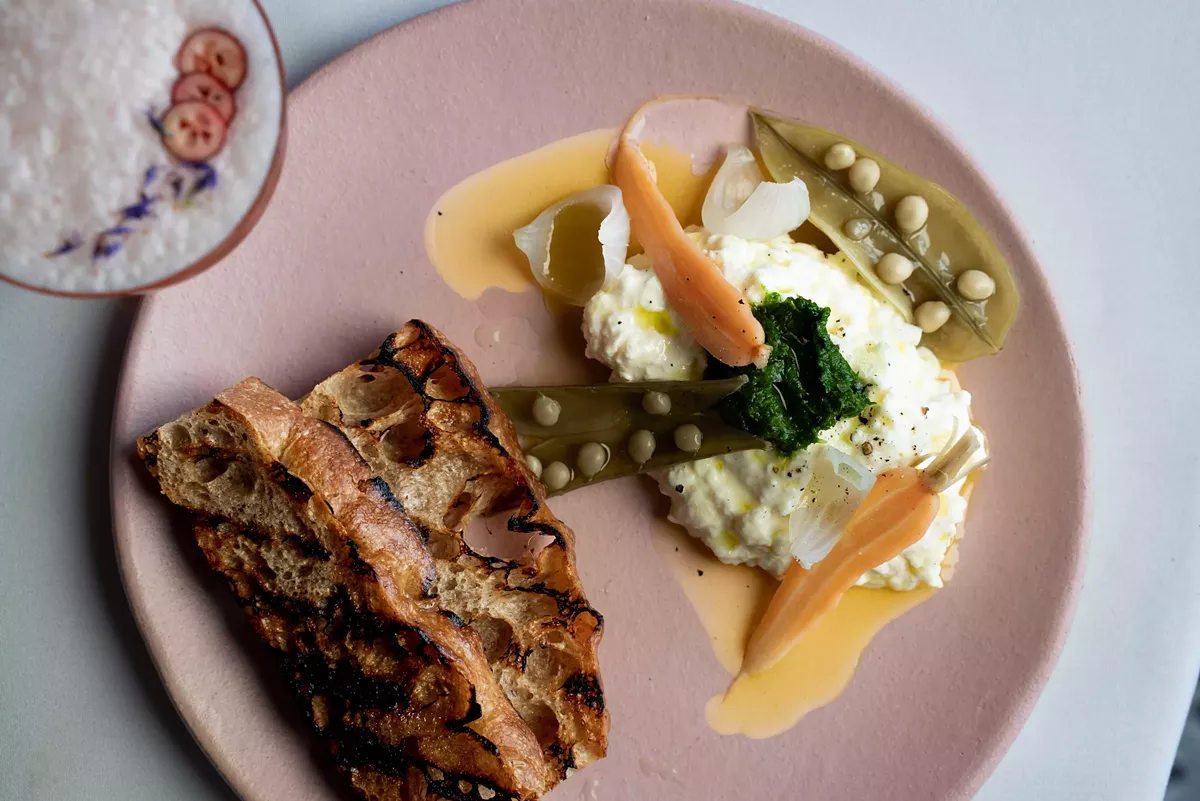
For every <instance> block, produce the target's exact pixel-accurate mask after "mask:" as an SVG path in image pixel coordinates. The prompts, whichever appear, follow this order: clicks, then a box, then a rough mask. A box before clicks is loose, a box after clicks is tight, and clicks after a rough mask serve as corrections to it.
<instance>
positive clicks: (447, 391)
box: [425, 364, 471, 400]
mask: <svg viewBox="0 0 1200 801" xmlns="http://www.w3.org/2000/svg"><path fill="white" fill-rule="evenodd" d="M470 391H471V388H470V387H469V386H467V385H466V384H465V383H463V380H462V376H460V375H459V374H458V371H457V370H455V369H454V365H452V364H443V365H442V366H441V367H439V368H438V369H436V370H434V371H433V375H431V376H429V380H427V381H426V382H425V394H426V395H428V396H429V397H431V398H433V399H434V400H458V399H459V398H462V397H465V396H466V394H467V393H468V392H470Z"/></svg>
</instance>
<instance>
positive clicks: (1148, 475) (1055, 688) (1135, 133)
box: [0, 0, 1200, 801]
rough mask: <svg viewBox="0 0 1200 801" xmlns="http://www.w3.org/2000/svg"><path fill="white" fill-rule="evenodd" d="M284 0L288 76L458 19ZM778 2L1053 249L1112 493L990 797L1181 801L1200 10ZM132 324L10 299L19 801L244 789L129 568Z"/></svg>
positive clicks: (152, 799) (0, 348) (4, 529)
mask: <svg viewBox="0 0 1200 801" xmlns="http://www.w3.org/2000/svg"><path fill="white" fill-rule="evenodd" d="M0 5H2V3H0ZM263 5H264V6H265V7H266V8H267V11H268V13H269V14H270V16H271V18H272V20H273V22H274V25H275V29H276V31H277V33H278V35H279V41H280V45H281V47H282V49H283V54H284V59H285V61H286V63H287V69H288V74H289V77H290V81H291V83H292V85H295V84H296V83H298V82H299V81H300V80H302V79H303V78H304V77H305V76H306V75H308V74H309V73H310V72H311V71H312V70H314V69H315V68H317V67H319V66H320V65H321V64H322V63H324V62H325V61H327V60H328V59H330V58H331V57H333V56H334V55H336V54H338V53H340V52H342V51H343V50H346V49H347V48H349V47H350V46H352V45H354V44H355V43H357V42H359V41H361V40H362V39H363V38H365V37H366V36H368V35H370V34H372V33H374V32H376V31H379V30H382V29H384V28H386V27H388V26H390V25H392V24H394V23H397V22H400V21H402V20H404V19H406V18H408V17H410V16H412V15H414V14H417V13H420V12H422V11H425V10H427V9H428V8H431V7H433V6H436V5H440V3H438V2H436V0H433V1H432V2H431V0H336V2H334V1H333V0H263ZM760 5H762V6H763V7H764V8H767V9H768V10H770V11H773V12H775V13H777V14H780V15H783V16H787V17H790V18H791V19H794V20H796V21H797V22H800V23H802V24H804V25H806V26H808V27H809V28H812V29H814V30H816V31H818V32H820V33H822V34H824V35H825V36H828V37H830V38H831V39H833V40H835V41H837V42H839V43H840V44H842V45H844V46H845V47H847V48H849V49H850V50H852V51H854V52H855V53H857V54H858V55H860V56H862V57H863V58H865V59H866V60H867V61H869V62H871V63H872V64H874V65H875V66H876V67H878V68H879V69H881V70H882V71H883V72H884V73H886V74H887V75H889V76H891V78H892V79H893V80H894V81H896V82H897V83H898V84H899V85H901V86H902V87H904V88H905V89H907V90H908V91H909V92H911V93H912V94H913V95H914V96H915V97H916V98H918V100H919V101H921V102H922V103H924V104H925V105H926V106H927V107H928V108H930V109H931V110H932V111H933V112H934V114H936V115H937V116H939V117H941V119H943V120H944V121H945V122H946V123H947V124H948V125H949V126H950V128H951V129H952V130H954V131H955V132H956V133H957V135H958V136H959V138H960V139H961V140H962V142H963V143H964V144H965V146H966V149H967V150H968V151H969V152H970V153H971V154H972V155H973V156H974V157H975V158H976V159H977V160H978V162H979V163H980V164H982V166H983V168H984V170H985V171H986V172H987V173H988V174H989V175H990V176H991V178H992V179H993V181H994V182H995V184H996V185H997V186H998V187H999V188H1000V190H1001V192H1002V193H1003V194H1004V196H1005V197H1006V198H1007V199H1008V201H1009V203H1010V204H1011V206H1012V208H1013V209H1014V210H1015V212H1016V214H1017V216H1018V218H1019V219H1020V220H1021V221H1022V222H1023V224H1024V226H1025V228H1026V230H1027V231H1028V232H1029V234H1030V236H1031V237H1032V239H1033V242H1034V245H1035V247H1036V249H1037V251H1038V253H1039V255H1040V257H1041V261H1042V264H1043V265H1044V266H1045V269H1046V271H1047V273H1048V274H1049V278H1050V282H1051V284H1052V285H1053V287H1054V288H1055V291H1056V292H1057V294H1058V296H1059V298H1060V303H1061V307H1062V311H1063V314H1064V316H1065V318H1066V323H1067V330H1068V331H1069V333H1070V335H1071V338H1072V340H1073V341H1074V343H1075V352H1076V354H1077V358H1078V362H1079V368H1080V372H1081V374H1082V377H1083V384H1084V390H1085V395H1086V399H1087V406H1088V408H1087V415H1088V419H1089V422H1090V429H1091V445H1092V451H1091V453H1092V462H1093V468H1092V469H1093V488H1094V500H1095V503H1094V524H1093V530H1092V541H1091V547H1090V552H1089V558H1088V568H1087V574H1086V584H1085V588H1084V591H1083V593H1082V596H1081V600H1080V604H1079V609H1078V613H1077V615H1076V618H1075V622H1074V625H1073V627H1072V629H1071V632H1070V636H1069V638H1068V640H1067V644H1066V648H1065V650H1064V651H1063V654H1062V657H1061V659H1060V661H1059V663H1058V666H1057V668H1056V670H1055V672H1054V675H1053V677H1052V678H1051V680H1050V684H1049V686H1048V687H1047V689H1046V692H1045V694H1044V695H1043V696H1042V698H1041V700H1040V701H1039V702H1038V704H1037V707H1036V709H1035V711H1034V713H1033V716H1032V717H1031V718H1030V720H1029V722H1028V724H1027V725H1026V727H1025V729H1024V731H1022V733H1021V735H1020V736H1019V737H1018V739H1017V741H1016V743H1015V744H1014V745H1013V747H1012V749H1011V751H1010V752H1009V753H1008V755H1007V756H1006V757H1005V759H1004V761H1003V762H1002V763H1001V765H1000V767H999V768H998V770H997V771H996V772H995V774H994V775H993V776H992V777H991V779H990V780H989V781H988V783H987V785H986V786H985V787H984V789H983V790H982V792H981V793H980V794H979V798H980V799H986V800H988V801H999V800H1000V799H1004V800H1005V801H1007V800H1009V799H1088V800H1089V801H1091V800H1092V799H1095V800H1096V801H1101V800H1103V801H1108V800H1110V799H1111V801H1131V800H1132V799H1158V798H1161V797H1162V789H1163V785H1164V783H1165V781H1166V777H1167V772H1168V768H1169V766H1170V763H1171V758H1172V756H1173V754H1174V751H1175V745H1176V741H1177V739H1178V735H1179V731H1180V727H1181V725H1182V721H1183V716H1184V713H1185V710H1186V706H1187V702H1188V700H1189V699H1190V698H1191V694H1192V688H1193V686H1194V682H1195V679H1196V672H1197V666H1198V664H1200V585H1198V584H1197V582H1196V580H1195V578H1194V577H1195V576H1196V573H1197V571H1198V569H1200V547H1198V544H1200V538H1198V537H1197V533H1198V532H1197V529H1198V527H1200V525H1198V524H1200V503H1198V501H1197V498H1200V492H1198V490H1200V461H1198V458H1197V452H1198V450H1200V434H1198V433H1197V432H1198V430H1200V428H1198V426H1197V422H1196V413H1195V411H1194V409H1195V405H1196V398H1197V396H1200V379H1198V377H1197V368H1200V360H1198V359H1197V358H1196V355H1195V354H1196V352H1197V351H1196V344H1195V343H1196V342H1197V341H1198V340H1200V324H1198V323H1197V319H1198V318H1200V312H1198V310H1197V304H1196V300H1197V295H1198V294H1200V279H1198V277H1197V275H1198V273H1200V261H1198V259H1197V254H1196V248H1195V242H1196V235H1197V231H1200V212H1198V211H1197V202H1196V196H1197V180H1198V179H1200V156H1198V153H1200V145H1198V142H1200V137H1198V136H1197V131H1198V130H1200V46H1198V44H1197V43H1200V6H1198V5H1197V4H1195V3H1194V2H1192V0H1173V1H1171V0H1154V2H1151V3H1135V2H1119V1H1118V0H1103V1H1102V0H1093V2H1083V1H1082V0H1079V1H1078V2H1070V0H1019V2H1014V1H1013V0H1008V2H1001V3H997V2H987V1H986V0H937V2H927V1H923V2H918V1H916V0H910V2H902V3H901V2H892V1H891V0H857V2H855V3H830V2H828V1H827V0H822V1H821V2H816V1H814V2H807V1H806V0H768V1H766V2H760ZM2 15H3V11H2V10H0V16H2ZM2 248H3V243H0V250H2ZM131 309H132V305H131V303H130V302H115V301H104V302H85V301H68V300H59V299H53V298H46V297H40V296H37V295H33V294H30V293H26V292H22V291H19V290H16V289H13V288H11V287H8V286H0V376H2V378H0V546H2V550H0V555H2V558H0V801H8V800H9V799H22V800H24V799H35V800H36V801H75V800H76V799H78V800H79V801H85V800H86V801H108V799H114V800H116V799H119V800H120V801H143V800H145V801H159V799H175V800H177V801H212V800H213V799H225V800H226V801H229V800H230V799H232V798H233V797H234V796H233V794H232V792H231V791H230V790H229V789H228V788H227V787H225V785H224V784H223V782H222V781H221V779H220V777H219V776H218V775H217V774H216V773H215V771H214V770H213V769H212V768H211V767H210V766H209V765H208V764H207V762H206V761H205V759H204V757H203V756H202V754H201V753H200V752H199V750H198V749H197V748H196V746H195V745H194V744H193V743H192V741H191V739H190V737H189V735H188V733H187V731H186V730H185V728H184V727H183V725H182V724H181V723H180V721H179V720H178V718H177V717H176V716H175V715H174V713H173V710H172V708H171V705H170V702H169V701H168V699H167V697H166V695H165V693H164V691H163V689H162V687H161V686H160V684H159V683H158V681H157V678H156V676H155V674H154V671H153V668H152V667H151V665H150V662H149V659H148V656H147V654H146V651H145V648H144V646H143V645H142V643H141V640H140V638H139V637H138V634H137V631H136V629H135V628H134V625H133V622H132V619H131V618H130V615H129V613H128V610H127V607H126V604H125V599H124V595H123V592H122V589H121V586H120V583H119V581H118V579H117V575H116V566H115V562H114V558H113V552H112V547H111V526H110V522H109V506H108V488H107V474H106V467H105V465H106V452H107V447H108V427H109V419H110V416H111V408H112V395H113V388H114V382H115V378H116V370H117V363H118V360H119V357H120V353H121V350H122V348H123V344H124V335H125V333H126V331H127V329H128V324H129V316H130V312H131ZM1029 558H1030V559H1037V554H1035V553H1031V554H1029ZM899 734H901V736H902V733H899ZM614 801H615V800H614Z"/></svg>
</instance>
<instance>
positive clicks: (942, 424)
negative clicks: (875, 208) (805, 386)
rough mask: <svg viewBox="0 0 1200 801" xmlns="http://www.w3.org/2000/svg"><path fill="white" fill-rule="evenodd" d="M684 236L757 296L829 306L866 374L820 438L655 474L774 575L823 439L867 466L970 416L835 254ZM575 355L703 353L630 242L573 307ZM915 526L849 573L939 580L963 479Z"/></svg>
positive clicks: (962, 424) (678, 375)
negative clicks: (860, 392) (845, 412)
mask: <svg viewBox="0 0 1200 801" xmlns="http://www.w3.org/2000/svg"><path fill="white" fill-rule="evenodd" d="M688 235H689V237H690V238H691V239H692V240H693V241H694V242H696V244H697V245H699V246H700V248H701V249H702V250H703V251H704V252H705V253H706V254H707V255H708V256H709V257H710V258H711V259H712V260H713V261H714V262H715V263H716V264H717V265H718V266H719V267H720V268H721V270H722V272H723V274H724V276H725V277H726V279H727V280H729V281H730V283H732V284H733V285H734V286H735V287H737V288H738V289H739V290H741V291H742V292H744V293H745V296H746V298H747V299H748V300H749V301H750V302H751V303H759V302H761V301H762V300H763V298H764V297H765V296H766V294H767V293H778V294H779V295H781V296H783V297H785V298H788V297H796V296H800V297H804V298H807V299H809V300H811V301H813V302H814V303H817V304H818V305H820V306H825V307H828V308H829V309H830V315H829V322H828V329H829V333H830V336H831V338H832V340H833V341H834V343H836V344H837V346H838V349H839V350H840V351H841V353H842V355H843V356H844V357H845V359H846V361H847V362H848V363H849V364H850V366H851V367H852V368H853V369H854V370H855V371H856V372H857V373H858V374H859V375H860V376H861V377H862V379H863V380H864V381H865V382H867V383H868V385H869V390H868V391H869V395H870V399H871V402H872V405H871V406H870V407H869V408H868V409H867V410H866V411H865V412H864V414H863V415H861V416H859V417H855V418H850V419H846V420H842V421H841V422H839V423H838V424H837V425H835V426H834V427H833V428H832V429H830V430H828V431H825V432H823V433H822V434H821V438H820V439H821V444H819V445H815V446H811V447H810V448H808V449H805V450H802V451H800V452H799V453H797V454H796V455H795V456H793V457H791V458H788V457H784V456H780V455H778V454H775V453H774V452H772V451H768V450H758V451H745V452H741V453H735V454H729V455H727V456H715V457H711V458H708V459H702V460H700V461H696V462H692V463H688V464H682V465H677V466H675V467H672V468H670V469H669V470H667V471H664V472H662V473H660V474H658V475H656V476H655V478H656V479H657V480H658V483H659V486H660V488H661V489H662V491H663V492H664V494H666V495H667V496H668V497H669V498H670V499H671V515H670V516H671V519H672V520H673V521H674V522H676V523H679V524H680V525H682V526H684V527H685V528H686V529H687V530H688V531H689V532H690V533H691V534H692V535H693V536H696V537H698V538H700V539H701V540H703V541H704V543H705V544H706V545H708V546H709V547H710V548H711V549H712V550H713V552H714V553H716V554H717V556H718V557H719V558H721V560H722V561H725V562H729V563H734V564H742V563H744V564H750V565H754V566H758V567H762V568H765V569H767V570H769V571H771V572H772V573H774V574H776V575H781V574H782V573H783V572H784V570H786V568H787V567H788V565H789V564H790V563H791V560H792V554H791V550H790V545H791V539H790V535H789V522H790V518H791V517H792V516H793V515H806V514H811V513H813V507H814V505H819V501H820V499H818V498H815V497H814V495H813V493H812V492H811V491H810V487H809V484H810V481H809V479H810V475H811V471H812V466H813V463H814V461H815V460H817V459H820V458H822V454H821V449H822V448H832V449H836V450H837V451H838V452H839V453H841V454H844V455H845V456H846V457H847V458H849V459H852V460H854V461H855V462H856V463H857V464H859V465H860V466H861V467H862V468H863V469H865V470H868V471H870V472H872V473H879V472H882V471H883V470H886V469H888V468H891V467H897V466H901V465H911V464H913V463H915V462H918V461H920V460H921V459H922V457H925V456H928V455H933V454H936V453H938V452H939V451H941V450H942V448H943V447H945V446H946V444H947V443H948V441H949V440H950V439H951V437H953V436H954V435H955V434H956V433H958V434H961V433H963V432H964V431H965V430H966V429H967V428H968V427H969V426H970V425H971V423H970V408H971V397H970V394H969V393H967V392H965V391H963V390H961V389H960V388H959V387H958V382H957V379H956V378H955V376H954V374H953V373H952V372H950V371H949V370H946V369H944V368H943V367H942V365H941V363H940V362H939V361H938V359H937V357H936V356H934V355H933V353H932V352H930V351H929V350H928V349H927V348H924V347H921V346H920V345H919V343H920V340H921V330H920V329H919V328H918V327H916V326H915V325H911V324H909V323H906V322H905V321H904V320H903V319H902V318H901V317H900V315H899V314H898V313H897V312H896V311H895V310H894V309H893V308H892V307H891V306H890V305H888V304H886V303H883V302H881V301H880V300H879V299H877V298H876V297H875V296H874V295H873V294H872V293H871V291H870V290H868V289H867V288H866V287H865V286H863V285H862V284H861V283H859V282H858V280H856V278H855V275H854V270H853V267H851V266H850V265H848V264H847V263H846V262H845V261H844V260H843V259H842V258H840V257H838V256H826V255H825V254H824V253H822V252H821V251H819V250H817V249H816V248H814V247H812V246H810V245H805V244H799V243H794V242H792V241H791V240H790V239H789V238H788V237H786V236H784V237H780V238H776V239H773V240H771V241H769V242H753V241H747V240H744V239H740V238H738V237H734V236H728V235H726V236H722V235H717V234H711V233H709V232H707V231H705V230H703V229H696V228H694V229H691V230H689V232H688ZM583 332H584V336H585V338H586V340H587V355H588V356H589V357H591V358H593V359H597V360H598V361H600V362H602V363H604V364H605V365H607V366H609V367H610V368H612V369H613V376H612V380H614V381H646V380H660V379H661V380H671V379H697V378H700V377H701V376H702V375H703V372H704V367H705V364H706V360H707V354H706V353H705V351H704V349H703V348H701V347H700V346H699V345H698V344H696V342H695V341H694V340H693V339H692V337H691V336H690V335H689V334H688V333H687V331H686V329H685V328H684V327H683V326H682V325H681V324H680V322H679V320H678V319H677V317H676V315H675V314H674V313H673V312H672V311H671V309H670V308H669V307H668V306H667V303H666V301H665V299H664V297H663V292H662V287H661V285H660V284H659V281H658V279H657V278H656V276H655V274H654V272H653V271H652V270H651V269H649V265H648V264H647V262H646V261H645V260H644V259H642V258H641V257H637V256H635V257H634V258H632V259H631V260H630V263H629V264H627V265H626V266H625V267H624V269H623V270H622V271H621V272H620V274H619V275H618V276H617V278H616V279H615V280H610V281H609V282H608V283H607V284H606V285H605V286H604V287H603V288H602V289H601V290H600V291H598V292H597V293H596V294H595V295H593V297H592V298H591V300H590V301H589V302H588V304H587V305H586V306H585V308H584V322H583ZM940 497H941V508H940V510H939V512H938V514H937V517H936V518H935V520H934V521H933V523H932V524H931V525H930V527H929V529H928V531H927V532H926V533H925V535H924V536H923V537H922V538H921V540H920V541H919V542H917V543H916V544H914V545H912V546H910V547H908V548H906V549H905V550H904V551H903V552H901V553H900V554H899V555H898V556H896V557H895V558H894V559H891V560H890V561H888V562H887V563H885V564H882V565H879V566H877V567H876V568H875V569H873V570H870V571H868V572H867V573H865V574H864V575H863V576H862V577H861V578H860V579H859V582H858V583H859V584H860V585H866V586H872V587H890V588H892V589H897V590H909V589H913V588H915V587H917V586H920V585H928V586H931V587H940V586H942V566H943V563H944V562H945V561H946V556H947V553H948V552H949V551H950V549H951V547H952V546H953V544H954V542H955V541H956V540H957V538H958V537H959V535H960V533H961V529H962V526H961V524H962V522H963V518H964V516H965V515H966V508H967V501H966V498H965V497H964V495H963V483H962V482H959V483H957V484H954V485H952V486H951V487H950V488H949V489H947V490H945V491H944V492H942V493H941V496H940Z"/></svg>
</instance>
